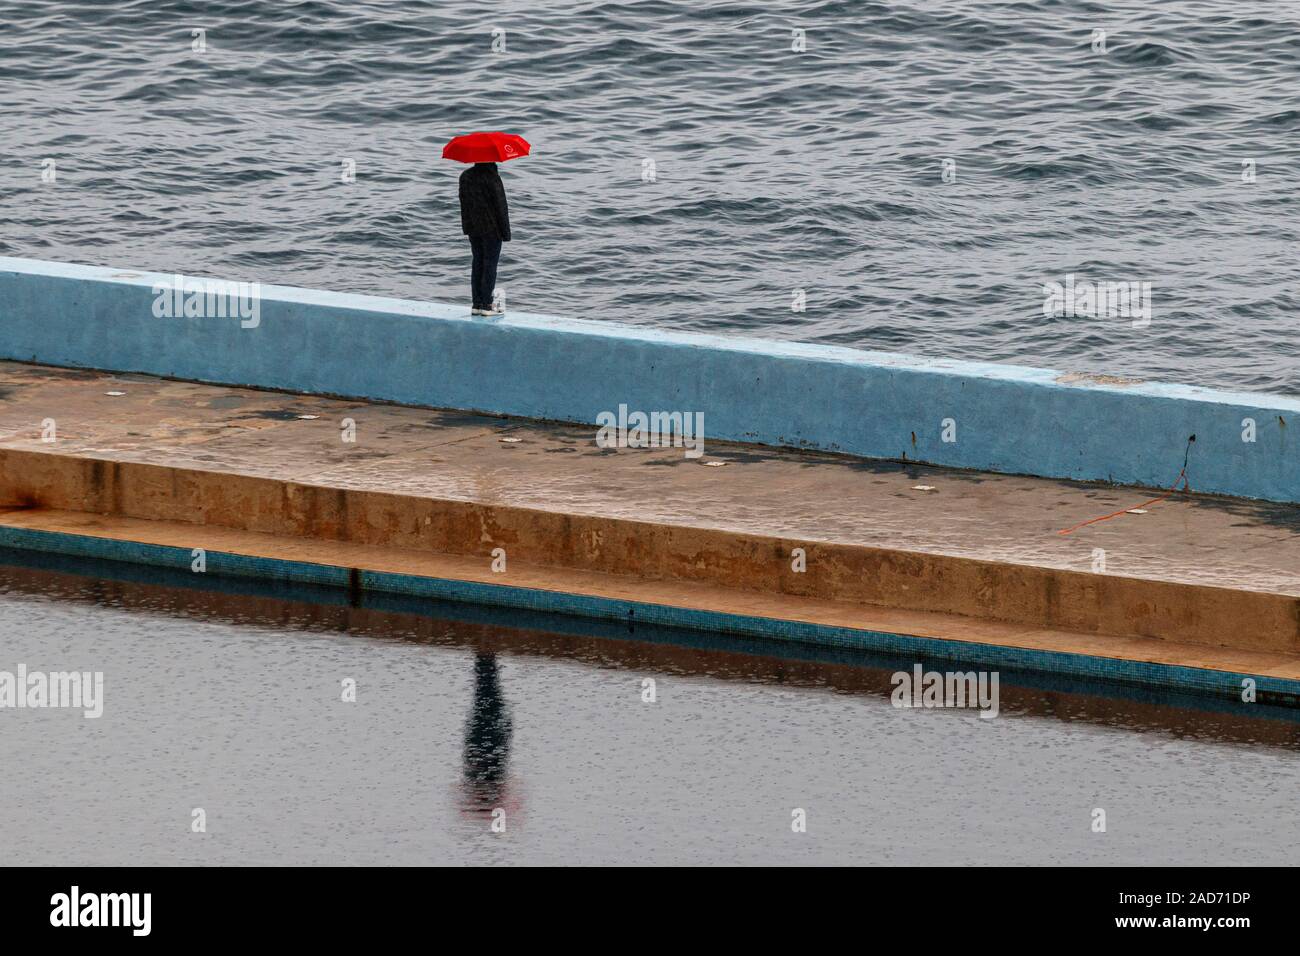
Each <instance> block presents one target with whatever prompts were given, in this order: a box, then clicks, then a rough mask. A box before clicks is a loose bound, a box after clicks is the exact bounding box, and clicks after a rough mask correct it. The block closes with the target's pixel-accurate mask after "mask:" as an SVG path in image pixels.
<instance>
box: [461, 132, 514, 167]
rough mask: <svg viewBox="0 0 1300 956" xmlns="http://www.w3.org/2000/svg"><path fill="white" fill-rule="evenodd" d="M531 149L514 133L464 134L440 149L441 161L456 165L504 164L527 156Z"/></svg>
mask: <svg viewBox="0 0 1300 956" xmlns="http://www.w3.org/2000/svg"><path fill="white" fill-rule="evenodd" d="M531 148H532V147H531V146H529V145H528V140H526V139H524V138H523V137H522V136H516V135H515V134H514V133H466V134H465V135H464V136H457V137H456V138H455V139H453V140H452V141H451V142H450V143H448V144H447V145H446V146H444V147H443V148H442V158H443V159H454V160H456V162H458V163H504V162H505V161H506V160H508V159H518V158H519V157H520V156H527V155H528V152H529V150H530V149H531Z"/></svg>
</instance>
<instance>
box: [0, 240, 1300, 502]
mask: <svg viewBox="0 0 1300 956" xmlns="http://www.w3.org/2000/svg"><path fill="white" fill-rule="evenodd" d="M174 278H175V277H173V276H170V275H165V274H161V273H149V272H139V271H129V270H121V269H116V270H115V269H108V268H100V267H93V266H80V265H70V264H64V263H53V262H40V261H36V260H25V259H13V258H0V358H4V359H10V360H17V361H23V362H35V363H41V364H48V365H58V366H67V367H78V368H97V369H105V370H110V371H119V372H141V373H146V374H152V375H161V376H167V377H172V378H179V379H189V380H194V381H202V382H212V383H217V384H224V385H235V386H240V385H246V386H255V387H259V388H270V389H282V390H286V391H294V392H304V393H309V394H325V395H337V396H344V397H348V398H355V399H362V400H367V399H368V400H377V401H392V402H399V403H403V404H410V405H423V406H429V407H435V408H455V409H464V410H467V411H478V412H487V413H491V414H499V415H513V416H520V417H525V418H536V419H545V420H553V421H565V422H575V423H584V424H590V425H593V435H594V432H595V429H594V423H595V422H596V420H597V415H598V414H599V413H601V412H615V413H616V412H617V410H618V407H619V405H620V404H624V405H626V406H627V407H628V408H629V409H630V410H632V411H643V412H653V411H680V412H685V413H694V412H701V413H703V414H704V432H705V438H706V451H707V442H708V441H709V440H728V441H741V442H753V443H757V444H764V445H775V446H785V447H793V448H806V449H813V450H820V451H830V452H838V453H843V454H848V455H854V456H859V457H864V458H880V459H895V460H901V459H906V460H911V461H917V462H921V463H927V464H935V465H941V466H945V467H953V468H966V469H975V470H980V471H991V472H1001V473H1007V474H1026V475H1037V476H1042V477H1049V478H1068V479H1076V480H1089V481H1094V480H1095V481H1109V482H1114V483H1118V484H1126V485H1138V486H1143V487H1150V488H1161V489H1163V488H1167V487H1169V486H1170V485H1172V484H1173V483H1174V481H1175V478H1176V477H1177V475H1178V473H1179V469H1180V468H1181V467H1182V465H1183V460H1184V456H1185V454H1187V452H1188V449H1189V444H1188V439H1189V437H1190V436H1191V435H1193V434H1195V435H1196V442H1195V443H1194V444H1192V445H1191V446H1190V453H1191V457H1190V467H1189V470H1188V475H1189V479H1190V483H1191V487H1192V489H1193V490H1195V491H1199V492H1211V493H1217V494H1224V495H1232V496H1237V497H1244V498H1258V499H1266V500H1271V501H1278V502H1287V503H1300V439H1297V438H1296V437H1295V432H1296V431H1297V430H1300V398H1292V397H1288V396H1280V395H1268V394H1263V393H1250V392H1223V391H1215V390H1211V389H1205V388H1198V387H1192V386H1184V385H1174V384H1160V383H1147V382H1125V381H1119V382H1110V383H1108V382H1107V381H1104V380H1099V379H1098V378H1097V377H1095V376H1094V377H1089V376H1076V375H1064V374H1062V373H1060V372H1057V371H1053V370H1050V369H1041V368H1028V367H1020V366H1012V365H999V364H993V363H983V362H962V361H950V360H942V359H927V358H919V357H913V356H906V355H899V354H893V353H887V352H871V351H861V350H857V349H850V348H841V347H834V346H823V345H810V344H801V343H794V342H773V341H765V340H759V339H750V338H742V337H723V336H717V335H706V334H699V333H688V332H672V331H663V330H656V329H646V328H631V327H626V326H620V325H616V324H613V323H604V322H592V321H582V320H576V319H563V318H557V317H552V316H544V315H531V314H514V313H512V314H510V315H508V316H506V317H503V318H482V317H471V316H470V315H469V313H468V309H466V308H459V307H454V306H449V305H440V304H435V303H422V302H415V301H408V300H403V299H393V298H383V297H377V296H366V295H354V294H350V293H337V292H324V291H316V290H310V289H296V288H291V287H284V286H271V285H264V286H260V289H259V299H258V301H259V314H258V324H257V325H256V327H251V328H243V327H241V323H240V321H239V319H238V318H160V317H157V316H155V315H154V309H153V306H154V303H155V300H156V299H157V297H158V292H157V291H156V290H158V289H161V288H163V284H170V283H172V282H173V280H174ZM184 278H185V279H186V280H192V281H196V282H197V281H203V280H198V279H192V277H184ZM947 419H951V420H952V421H953V423H954V424H955V437H956V441H945V440H944V425H945V420H947ZM1246 419H1250V420H1252V421H1253V422H1254V423H1255V424H1254V430H1255V441H1253V442H1247V441H1243V433H1244V432H1245V430H1246V425H1245V424H1244V423H1245V420H1246ZM950 435H951V431H950Z"/></svg>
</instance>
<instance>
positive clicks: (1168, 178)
mask: <svg viewBox="0 0 1300 956" xmlns="http://www.w3.org/2000/svg"><path fill="white" fill-rule="evenodd" d="M195 29H203V30H205V31H206V33H205V34H204V42H205V44H206V48H205V50H204V51H203V52H201V53H197V52H194V51H193V50H192V49H191V46H192V43H193V42H194V40H193V37H192V31H193V30H195ZM795 29H802V30H804V31H806V38H807V49H806V50H805V51H803V52H795V51H794V50H792V44H793V39H792V30H795ZM494 30H497V31H504V33H500V32H498V34H497V37H498V39H499V40H503V41H504V51H503V52H494V50H493V40H494V34H493V31H494ZM1094 30H1105V31H1106V47H1105V52H1104V53H1103V52H1096V51H1094V48H1093V46H1094V44H1093V32H1094ZM0 91H2V93H3V98H4V104H5V108H4V110H3V111H0V135H2V136H3V141H4V143H5V145H6V149H5V161H4V163H3V164H0V189H3V191H4V196H5V200H6V201H5V203H4V204H3V206H2V207H0V252H2V253H4V254H7V255H12V256H23V257H34V258H45V259H59V260H69V261H76V262H85V263H91V264H103V265H114V266H133V267H137V268H151V269H155V270H158V271H181V272H186V273H191V274H218V275H222V276H225V277H230V278H241V279H250V280H252V279H256V280H260V281H263V282H278V283H283V284H291V285H302V286H312V287H323V288H329V289H339V290H347V291H357V292H370V293H383V294H392V295H398V296H404V297H415V298H428V299H437V300H444V301H445V300H450V301H460V300H462V299H466V298H467V295H468V292H467V288H466V286H467V284H468V279H467V277H466V275H465V273H467V271H468V264H467V258H468V257H467V249H466V244H465V242H464V240H463V237H462V236H461V235H460V231H459V223H458V217H457V211H456V189H455V176H456V174H457V173H458V172H459V167H456V166H454V165H453V164H450V163H446V162H443V161H442V160H440V159H439V152H440V146H441V144H442V143H443V142H444V141H445V140H446V139H448V138H449V137H450V136H451V135H454V134H456V133H459V132H464V131H469V130H473V129H494V128H501V129H509V130H512V131H516V132H520V133H523V134H524V135H526V136H527V137H528V138H529V139H530V140H531V141H532V142H533V144H534V154H533V155H532V156H531V157H529V158H527V159H524V160H521V161H517V162H514V163H511V164H509V165H508V166H506V167H504V168H503V173H504V177H505V179H506V183H507V189H508V191H509V194H510V197H511V202H512V215H513V219H514V223H515V237H516V239H515V241H514V242H513V243H511V244H510V245H509V246H508V247H507V250H506V256H505V260H504V263H503V269H502V273H501V284H502V286H503V287H504V288H505V291H506V293H507V297H508V301H509V303H510V306H511V308H513V309H521V310H527V311H537V312H551V313H559V314H567V315H574V316H581V317H586V318H592V319H598V320H606V319H607V320H610V321H619V322H629V323H644V324H651V325H657V326H664V327H672V328H681V329H704V330H711V331H721V332H727V333H734V334H740V335H748V336H761V337H769V338H770V337H778V338H790V339H797V340H801V341H817V342H832V343H839V344H848V345H853V346H860V347H865V348H877V349H888V350H900V351H911V352H921V353H926V354H932V355H942V356H950V357H966V358H980V359H993V360H1002V361H1011V362H1018V363H1023V364H1032V365H1046V366H1050V367H1057V368H1063V369H1066V370H1088V371H1104V372H1115V373H1124V374H1129V375H1138V376H1145V377H1152V378H1160V379H1172V380H1177V381H1190V382H1194V383H1197V384H1205V385H1216V386H1224V387H1240V388H1245V389H1252V390H1268V391H1277V392H1286V393H1290V394H1300V345H1298V344H1297V343H1298V342H1300V286H1298V283H1297V278H1298V274H1300V254H1297V227H1296V222H1297V210H1298V208H1300V199H1298V198H1297V194H1296V183H1297V182H1298V181H1300V3H1297V2H1295V0H1270V2H1237V0H1163V2H1160V3H1152V2H1150V0H1102V2H1064V0H1059V2H1058V0H1034V2H1021V3H1008V2H996V0H943V2H939V0H933V2H932V0H910V2H908V0H905V2H898V3H870V2H798V3H782V4H774V3H747V2H734V0H725V2H712V0H689V2H688V0H671V2H669V0H644V2H634V3H633V2H628V3H613V2H598V0H568V2H557V3H546V4H533V3H529V4H524V3H486V2H474V3H469V2H464V0H449V2H439V3H436V4H424V3H419V4H417V3H390V2H378V0H369V2H367V0H347V2H342V0H308V2H301V3H289V2H283V3H282V2H275V3H272V2H266V0H215V2H203V3H197V2H193V3H191V2H174V0H173V2H157V0H130V2H115V3H112V4H101V3H73V2H65V0H59V2H47V0H28V2H21V3H18V2H8V0H6V2H0ZM945 159H951V160H953V161H954V163H955V170H956V181H955V182H949V183H945V182H944V181H943V179H942V176H941V172H942V164H943V161H944V160H945ZM47 160H53V161H54V164H55V167H54V168H55V170H56V172H57V178H56V181H55V182H54V183H53V184H48V183H42V179H41V173H42V169H43V168H45V164H46V161H47ZM344 160H353V161H355V163H356V181H355V183H352V184H345V183H343V182H341V178H342V177H341V171H342V163H343V161H344ZM1247 160H1250V161H1253V163H1254V166H1253V169H1254V174H1255V181H1254V182H1253V183H1245V182H1243V181H1242V180H1243V171H1244V169H1245V167H1243V162H1244V161H1247ZM648 161H650V162H653V164H654V177H653V179H654V181H652V182H646V181H644V176H643V172H644V171H645V169H646V163H647V162H648ZM1067 274H1075V275H1077V276H1078V277H1079V278H1080V279H1088V280H1093V281H1149V282H1151V283H1152V298H1153V302H1152V312H1153V315H1152V318H1151V323H1150V325H1149V327H1145V328H1135V327H1134V326H1133V323H1132V322H1130V321H1129V320H1127V319H1123V318H1075V317H1069V318H1067V317H1055V318H1047V317H1044V315H1043V300H1044V296H1043V289H1042V286H1043V284H1044V283H1047V282H1052V281H1064V278H1065V276H1066V275H1067ZM794 289H804V290H806V296H807V309H806V311H803V312H795V311H792V309H791V303H792V290H794Z"/></svg>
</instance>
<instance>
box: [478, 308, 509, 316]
mask: <svg viewBox="0 0 1300 956" xmlns="http://www.w3.org/2000/svg"><path fill="white" fill-rule="evenodd" d="M505 314H506V313H505V310H504V309H498V308H496V307H495V306H494V307H492V308H490V309H484V310H483V311H482V312H480V313H479V315H491V316H495V315H505Z"/></svg>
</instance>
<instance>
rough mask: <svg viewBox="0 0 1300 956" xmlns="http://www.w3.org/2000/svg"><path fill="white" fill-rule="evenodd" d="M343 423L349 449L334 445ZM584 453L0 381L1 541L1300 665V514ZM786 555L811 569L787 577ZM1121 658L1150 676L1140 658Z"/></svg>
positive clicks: (330, 414)
mask: <svg viewBox="0 0 1300 956" xmlns="http://www.w3.org/2000/svg"><path fill="white" fill-rule="evenodd" d="M119 392H120V393H122V394H113V393H119ZM51 422H52V426H53V435H54V437H55V439H56V440H55V441H54V442H48V441H45V440H44V438H46V437H50V423H51ZM349 423H351V425H352V426H354V428H355V441H345V440H343V439H344V436H345V430H346V429H347V428H348V426H349ZM594 436H595V427H594V426H593V427H591V428H579V427H575V426H569V425H551V424H545V423H537V422H530V421H522V420H517V419H504V418H495V417H485V416H478V415H473V414H467V413H463V412H448V411H436V410H430V409H423V408H409V407H400V406H391V405H378V404H366V403H360V402H353V401H335V400H329V399H322V398H318V397H314V396H299V395H292V394H285V393H277V392H261V391H254V390H248V389H236V388H226V387H219V386H209V385H199V384H193V383H185V382H172V381H164V380H160V379H155V378H151V377H147V376H140V375H113V374H108V373H100V372H87V371H72V370H64V369H54V368H47V367H41V366H32V365H22V364H16V363H0V496H2V497H0V505H3V506H5V507H7V508H9V509H11V510H10V511H9V512H7V514H6V515H5V516H4V517H3V521H4V522H5V523H9V524H14V525H18V524H24V525H25V526H27V527H32V526H34V525H39V524H40V519H39V514H40V513H41V512H48V513H51V514H52V513H54V512H59V513H61V514H62V517H61V518H60V519H59V521H58V522H56V523H61V524H63V525H65V526H66V525H68V523H69V522H71V523H72V524H74V525H75V524H77V523H78V521H80V522H81V525H82V526H84V524H85V521H84V520H83V519H77V518H76V517H75V515H77V514H83V515H85V514H96V515H100V516H102V515H104V514H109V515H116V516H119V517H121V518H122V519H124V520H125V519H136V520H139V519H145V520H153V521H158V522H179V523H182V524H184V523H187V522H188V523H195V522H197V523H202V524H205V525H207V526H209V527H212V528H225V529H231V530H240V531H247V532H251V533H255V534H263V535H273V536H279V537H281V538H284V537H299V538H310V539H316V540H323V541H331V542H348V543H351V544H355V545H362V546H369V547H372V548H388V549H397V550H399V551H401V552H402V553H403V554H404V555H405V558H404V560H408V559H410V558H411V555H412V553H415V554H425V555H429V554H439V555H443V556H449V555H456V556H460V557H461V558H468V559H471V563H472V562H478V564H479V565H483V564H485V562H487V561H488V560H490V556H491V552H492V550H493V549H494V548H496V547H500V548H503V549H504V550H505V552H506V553H507V554H508V555H509V558H510V560H511V562H514V563H516V564H517V565H518V566H519V568H520V569H521V570H520V571H519V573H520V574H522V573H523V569H525V568H526V569H530V570H529V573H530V574H534V575H535V574H536V573H538V569H539V568H555V569H567V570H566V572H565V584H564V587H565V588H566V589H567V590H570V591H572V590H573V589H574V588H578V589H581V585H580V584H579V583H578V581H577V579H576V578H574V577H573V574H574V573H577V574H578V576H579V577H580V576H581V574H582V573H587V574H597V575H606V574H607V575H613V576H624V578H628V577H630V578H634V579H637V580H639V581H642V582H647V581H658V582H668V584H667V585H665V584H662V583H661V584H660V585H659V586H658V591H657V592H656V593H657V598H656V599H657V600H663V601H671V600H672V595H673V594H674V593H676V594H684V593H685V591H683V590H681V589H680V588H678V589H677V590H674V588H676V587H677V583H680V584H681V585H683V586H684V585H687V584H691V585H693V586H696V587H699V588H703V589H706V590H709V589H715V590H716V589H722V590H725V591H726V592H728V593H730V594H732V595H733V598H732V600H742V603H744V602H749V603H751V604H752V603H753V602H754V601H755V600H757V598H756V593H758V594H764V595H766V598H765V599H763V600H762V601H760V602H759V603H761V604H763V613H764V614H780V611H781V604H782V602H785V603H786V605H787V606H788V607H789V608H790V609H791V611H792V612H793V611H795V609H796V604H797V603H798V601H799V600H804V601H813V602H823V603H825V602H830V603H834V604H837V605H844V604H851V605H855V606H861V605H868V606H871V607H875V608H878V609H881V612H882V613H883V611H884V610H892V611H895V612H908V613H919V614H922V615H936V614H937V615H946V616H949V617H951V616H957V617H959V618H960V621H958V622H957V623H955V624H954V623H953V622H951V621H949V622H948V623H947V624H944V625H943V626H940V625H939V624H938V623H936V621H937V619H935V620H930V621H929V623H925V624H924V626H922V624H920V623H918V621H917V620H916V619H910V620H909V621H908V622H907V624H908V626H909V627H911V628H912V630H913V631H914V632H915V631H916V630H918V628H919V629H920V630H926V629H928V630H929V632H930V633H932V634H935V635H937V634H938V633H939V632H943V633H945V634H951V635H952V636H954V637H955V638H956V639H970V638H971V636H972V634H973V633H974V631H978V630H980V628H979V627H975V626H973V624H972V622H977V621H983V622H990V624H992V623H998V622H1000V623H1002V624H1009V625H1015V626H1020V627H1022V628H1023V627H1030V628H1034V627H1039V628H1047V629H1050V630H1053V631H1054V633H1056V634H1057V637H1056V638H1054V640H1056V641H1058V643H1059V642H1061V641H1065V642H1066V643H1068V640H1067V638H1066V637H1064V636H1062V635H1068V634H1071V633H1073V634H1077V635H1079V636H1080V641H1081V642H1083V643H1080V644H1079V650H1080V652H1081V653H1089V654H1100V653H1105V650H1104V648H1102V647H1101V646H1100V645H1099V644H1098V638H1099V637H1107V636H1110V637H1114V638H1122V639H1129V640H1137V641H1150V640H1152V639H1158V640H1163V641H1166V642H1172V643H1173V644H1178V645H1183V644H1195V645H1201V646H1202V647H1217V648H1220V649H1221V650H1222V649H1226V650H1228V651H1233V652H1244V653H1246V654H1248V655H1249V654H1256V653H1259V654H1265V655H1268V656H1269V661H1270V665H1269V666H1272V667H1281V668H1283V670H1285V671H1286V672H1288V673H1290V672H1291V667H1292V663H1293V661H1292V660H1291V659H1292V658H1293V657H1294V658H1295V659H1296V660H1300V507H1293V506H1286V505H1275V504H1264V503H1253V502H1247V501H1242V500H1233V499H1224V498H1215V497H1210V496H1195V495H1193V496H1188V495H1184V494H1181V493H1180V494H1177V495H1175V496H1173V497H1172V498H1170V499H1169V500H1167V501H1162V502H1160V503H1158V504H1153V505H1150V506H1148V507H1147V509H1146V513H1145V514H1124V515H1122V516H1121V517H1118V518H1115V519H1113V520H1109V521H1105V522H1102V523H1099V524H1095V525H1091V526H1088V527H1085V528H1081V529H1079V530H1078V531H1076V532H1074V533H1073V534H1070V535H1068V536H1063V535H1061V534H1059V533H1058V531H1059V530H1060V529H1062V528H1066V527H1070V526H1073V525H1075V524H1077V523H1078V522H1081V521H1084V520H1087V519H1089V518H1094V517H1098V516H1101V515H1105V514H1108V513H1111V512H1114V511H1117V510H1121V509H1125V508H1131V507H1134V506H1137V505H1140V504H1141V503H1143V502H1144V501H1146V500H1148V499H1149V498H1151V497H1153V495H1152V493H1151V492H1147V491H1141V490H1134V489H1125V488H1114V487H1108V486H1099V485H1087V484H1078V483H1071V482H1064V481H1056V480H1046V479H1037V478H1027V477H1014V476H998V475H989V474H982V473H969V472H956V471H947V470H943V469H936V468H928V467H923V466H912V465H902V464H894V463H881V462H865V461H860V460H853V459H846V458H838V457H835V456H830V455H823V454H810V453H800V452H794V451H776V450H772V449H768V448H759V447H755V446H743V445H735V444H724V443H710V442H708V441H707V438H706V442H705V454H704V456H703V457H701V458H698V459H692V458H687V457H686V456H685V455H684V454H683V451H682V450H681V449H676V448H665V449H626V448H625V449H617V450H616V449H602V448H598V447H597V446H596V444H595V441H594ZM106 467H107V468H109V470H108V471H105V468H106ZM1174 477H1175V476H1174V475H1170V481H1171V482H1172V481H1173V479H1174ZM1190 479H1191V483H1192V486H1193V487H1195V485H1196V475H1195V472H1194V470H1193V471H1192V473H1191V474H1190ZM134 533H135V534H137V535H141V534H143V531H141V530H140V529H139V528H137V529H136V531H135V532H134ZM146 537H147V535H146ZM163 537H166V535H163ZM796 548H803V549H804V551H805V554H806V556H807V562H808V563H807V570H806V571H803V572H796V571H794V570H793V567H792V560H793V557H792V553H793V552H794V549H796ZM270 550H274V548H271V549H270ZM1102 552H1104V562H1105V563H1104V573H1095V571H1097V570H1098V568H1099V565H1097V564H1096V562H1098V561H1100V560H1101V559H1102V557H1103V554H1102ZM313 553H316V552H313ZM327 556H328V554H327V552H319V553H316V557H317V558H320V559H323V558H325V557H327ZM442 570H443V571H446V570H447V569H446V568H443V569H442ZM511 573H513V572H511ZM593 580H594V579H593ZM533 583H534V584H536V583H537V581H536V579H534V580H533ZM631 583H632V582H629V581H627V580H625V579H624V580H622V585H630V584H631ZM607 586H608V584H605V585H601V587H607ZM594 587H595V586H594V585H593V588H594ZM741 592H755V593H750V594H749V595H748V597H744V598H743V599H740V598H738V597H737V596H738V595H739V594H740V593H741ZM700 600H701V601H702V602H703V603H705V604H710V603H711V604H713V605H716V604H718V602H720V601H721V602H722V603H723V604H725V603H726V602H725V600H723V599H722V598H721V597H720V596H719V595H718V594H712V595H708V596H705V597H701V598H700ZM874 620H875V622H876V623H877V624H882V625H883V624H886V623H888V622H887V621H885V620H884V618H883V617H881V616H880V615H879V614H878V615H877V617H876V618H875V619H874ZM899 620H901V619H899ZM954 629H955V630H954ZM984 630H985V631H987V632H988V633H990V634H993V633H994V631H997V630H999V629H998V628H993V629H992V630H990V629H989V628H988V627H985V628H984ZM960 635H964V636H960ZM995 636H996V637H997V639H1001V637H1003V636H1005V635H1004V634H1000V635H995ZM1085 638H1086V641H1085ZM1109 646H1112V647H1113V648H1115V652H1116V653H1117V654H1118V653H1119V651H1120V650H1121V645H1120V644H1119V643H1112V644H1111V645H1109ZM1168 651H1169V649H1168V648H1165V649H1164V650H1163V651H1162V653H1161V654H1160V655H1159V656H1160V657H1161V658H1168V657H1170V655H1169V653H1168ZM1125 653H1127V654H1129V655H1130V656H1136V657H1142V655H1143V653H1146V655H1147V656H1146V657H1145V658H1144V659H1148V660H1152V659H1156V658H1155V657H1153V656H1152V655H1151V653H1150V648H1149V647H1148V648H1147V650H1146V651H1143V650H1142V649H1141V648H1136V649H1135V648H1134V647H1133V646H1129V647H1128V648H1127V650H1126V651H1125ZM1215 653H1220V652H1219V651H1216V652H1215ZM1177 656H1178V655H1177V654H1175V655H1174V657H1177ZM1184 656H1186V655H1184ZM1201 656H1202V657H1203V656H1204V655H1203V654H1202V655H1201ZM1238 663H1243V661H1241V660H1238ZM1254 663H1259V662H1258V661H1255V662H1254ZM1192 666H1204V662H1202V664H1193V665H1192ZM1224 666H1226V665H1224ZM1295 673H1296V674H1297V675H1300V670H1297V671H1295Z"/></svg>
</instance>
